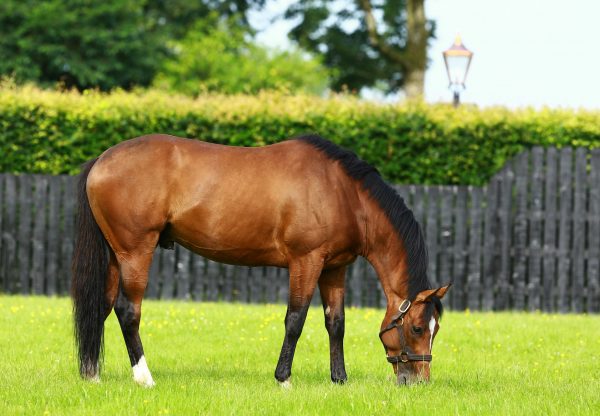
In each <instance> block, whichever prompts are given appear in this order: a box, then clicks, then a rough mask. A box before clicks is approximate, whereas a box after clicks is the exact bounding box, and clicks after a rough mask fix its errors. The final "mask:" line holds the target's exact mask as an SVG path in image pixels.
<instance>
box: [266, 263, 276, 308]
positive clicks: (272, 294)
mask: <svg viewBox="0 0 600 416" xmlns="http://www.w3.org/2000/svg"><path fill="white" fill-rule="evenodd" d="M278 270H279V269H278V268H277V267H267V268H266V272H265V282H266V284H267V286H266V293H265V301H266V302H268V303H276V302H277V283H278V282H277V271H278Z"/></svg>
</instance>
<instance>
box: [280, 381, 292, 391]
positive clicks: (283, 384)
mask: <svg viewBox="0 0 600 416" xmlns="http://www.w3.org/2000/svg"><path fill="white" fill-rule="evenodd" d="M278 383H279V385H280V386H281V388H282V389H286V390H289V389H291V388H292V382H291V381H290V379H289V378H288V379H287V380H285V381H278Z"/></svg>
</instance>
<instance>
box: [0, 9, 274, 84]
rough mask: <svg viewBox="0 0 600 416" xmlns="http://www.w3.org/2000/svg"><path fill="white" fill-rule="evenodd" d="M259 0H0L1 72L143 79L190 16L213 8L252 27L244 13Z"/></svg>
mask: <svg viewBox="0 0 600 416" xmlns="http://www.w3.org/2000/svg"><path fill="white" fill-rule="evenodd" d="M263 3H264V0H201V1H198V0H196V1H189V0H103V1H94V0H2V1H0V56H1V57H2V60H0V75H9V76H12V77H14V78H15V80H16V81H19V82H20V81H34V82H37V83H39V84H41V85H54V84H56V83H57V82H59V83H62V84H64V85H65V86H66V87H69V88H70V87H76V88H78V89H80V90H81V89H86V88H99V89H101V90H110V89H112V88H115V87H122V88H130V87H133V86H135V85H139V86H146V85H149V84H150V83H151V81H152V80H153V79H154V76H155V75H156V72H157V70H158V69H159V68H160V67H161V65H162V61H163V60H164V59H165V58H166V57H167V56H168V53H169V49H168V48H167V44H168V43H169V41H170V40H172V39H181V38H183V37H185V36H186V34H187V31H188V30H189V29H190V28H191V27H193V26H194V24H195V23H196V21H198V20H201V19H203V18H206V17H207V16H208V15H209V14H210V13H213V12H216V13H217V14H218V15H219V16H221V17H224V18H228V17H229V18H230V21H231V22H235V24H237V25H238V26H239V27H240V29H241V30H243V31H244V32H245V33H248V34H251V33H252V29H251V28H250V26H249V24H248V22H247V19H246V13H247V12H248V10H250V9H251V8H252V7H261V6H262V4H263ZM232 16H235V18H233V17H232ZM232 24H233V23H232Z"/></svg>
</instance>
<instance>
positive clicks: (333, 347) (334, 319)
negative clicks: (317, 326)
mask: <svg viewBox="0 0 600 416" xmlns="http://www.w3.org/2000/svg"><path fill="white" fill-rule="evenodd" d="M345 275H346V267H340V268H338V269H333V270H325V271H323V273H321V277H320V278H319V291H320V292H321V299H322V300H323V312H324V313H325V328H326V329H327V332H328V333H329V363H330V367H331V381H333V382H334V383H343V382H345V381H346V379H347V376H346V369H345V366H344V326H345V321H344V278H345Z"/></svg>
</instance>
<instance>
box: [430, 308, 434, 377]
mask: <svg viewBox="0 0 600 416" xmlns="http://www.w3.org/2000/svg"><path fill="white" fill-rule="evenodd" d="M434 331H435V318H434V317H433V316H432V317H431V319H430V320H429V354H433V332H434ZM429 368H431V361H429Z"/></svg>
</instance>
